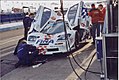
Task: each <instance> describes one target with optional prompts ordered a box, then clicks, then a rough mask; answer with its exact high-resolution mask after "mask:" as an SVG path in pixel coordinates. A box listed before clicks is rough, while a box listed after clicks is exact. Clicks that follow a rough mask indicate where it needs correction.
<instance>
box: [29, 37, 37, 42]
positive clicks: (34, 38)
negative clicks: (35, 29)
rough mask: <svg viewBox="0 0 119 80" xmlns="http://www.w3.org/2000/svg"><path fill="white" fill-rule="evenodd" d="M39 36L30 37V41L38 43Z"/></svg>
mask: <svg viewBox="0 0 119 80" xmlns="http://www.w3.org/2000/svg"><path fill="white" fill-rule="evenodd" d="M37 38H39V36H29V38H28V41H36V39H37Z"/></svg>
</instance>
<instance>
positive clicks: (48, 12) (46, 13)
mask: <svg viewBox="0 0 119 80" xmlns="http://www.w3.org/2000/svg"><path fill="white" fill-rule="evenodd" d="M50 15H51V10H50V9H48V8H44V11H43V14H42V18H41V26H40V27H43V25H44V24H45V23H46V22H47V21H48V19H49V18H50Z"/></svg>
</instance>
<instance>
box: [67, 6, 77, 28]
mask: <svg viewBox="0 0 119 80" xmlns="http://www.w3.org/2000/svg"><path fill="white" fill-rule="evenodd" d="M77 9H78V4H76V5H74V6H72V7H71V8H70V9H69V12H68V16H67V17H68V20H69V22H70V24H71V25H72V26H73V23H74V22H75V18H76V14H77Z"/></svg>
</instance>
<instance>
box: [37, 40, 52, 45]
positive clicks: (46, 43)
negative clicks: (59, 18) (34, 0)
mask: <svg viewBox="0 0 119 80" xmlns="http://www.w3.org/2000/svg"><path fill="white" fill-rule="evenodd" d="M50 43H52V44H53V43H54V40H52V39H50V40H47V39H46V40H42V39H39V40H37V42H36V44H39V45H49V44H50Z"/></svg>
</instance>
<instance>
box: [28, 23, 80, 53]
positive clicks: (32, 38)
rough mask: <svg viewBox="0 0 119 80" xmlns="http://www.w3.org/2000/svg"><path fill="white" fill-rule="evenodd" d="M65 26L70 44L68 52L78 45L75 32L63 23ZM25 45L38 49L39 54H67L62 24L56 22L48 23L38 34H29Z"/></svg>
mask: <svg viewBox="0 0 119 80" xmlns="http://www.w3.org/2000/svg"><path fill="white" fill-rule="evenodd" d="M65 26H66V29H67V36H68V40H69V43H70V45H69V46H70V47H69V46H68V50H69V48H72V49H74V48H76V47H78V44H79V41H78V40H79V39H78V32H77V31H76V30H72V29H71V28H70V27H69V25H68V24H67V22H65ZM27 43H28V44H31V45H33V46H36V47H37V48H38V49H39V54H53V53H61V52H67V48H66V40H65V32H64V22H63V21H56V22H54V23H52V22H50V21H49V22H48V24H47V25H46V27H45V28H44V29H42V30H41V32H40V33H38V32H34V33H31V34H29V36H28V40H27ZM67 45H68V43H67Z"/></svg>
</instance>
